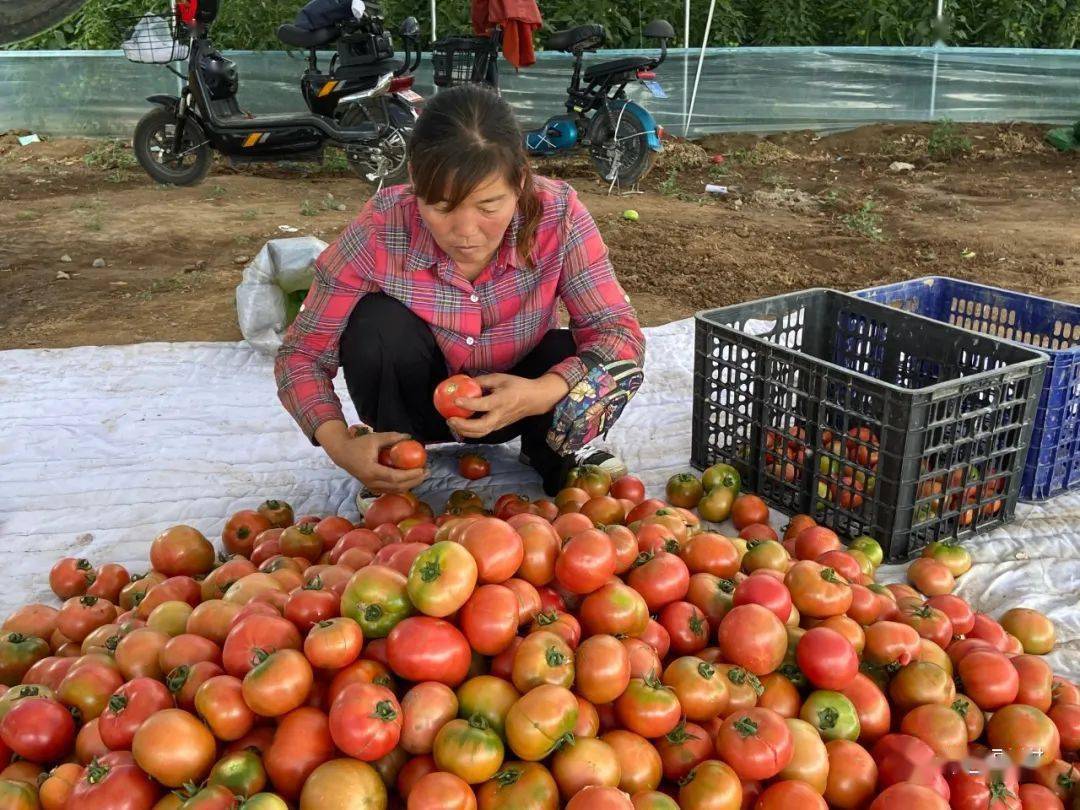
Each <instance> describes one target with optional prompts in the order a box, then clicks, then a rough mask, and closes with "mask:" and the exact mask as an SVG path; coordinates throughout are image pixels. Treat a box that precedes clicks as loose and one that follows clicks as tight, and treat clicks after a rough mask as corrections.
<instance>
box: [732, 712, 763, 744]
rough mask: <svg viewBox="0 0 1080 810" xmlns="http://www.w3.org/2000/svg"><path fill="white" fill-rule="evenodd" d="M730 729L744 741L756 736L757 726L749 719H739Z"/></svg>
mask: <svg viewBox="0 0 1080 810" xmlns="http://www.w3.org/2000/svg"><path fill="white" fill-rule="evenodd" d="M732 728H734V729H735V731H737V732H738V734H739V736H740V737H742V738H743V739H746V738H747V737H752V736H754V735H755V734H757V730H758V724H757V723H755V722H754V721H753V720H751V719H750V718H749V717H741V718H739V719H738V720H736V721H735V724H734V725H733V726H732Z"/></svg>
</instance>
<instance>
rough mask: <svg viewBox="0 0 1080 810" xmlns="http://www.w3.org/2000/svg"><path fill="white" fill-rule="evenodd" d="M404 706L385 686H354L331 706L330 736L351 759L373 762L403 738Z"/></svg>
mask: <svg viewBox="0 0 1080 810" xmlns="http://www.w3.org/2000/svg"><path fill="white" fill-rule="evenodd" d="M401 725H402V716H401V706H400V704H399V703H398V701H397V698H396V697H394V693H393V692H391V691H390V690H389V689H387V688H386V687H385V686H377V685H375V684H368V683H365V684H361V683H358V684H353V685H352V686H349V687H347V688H346V689H345V690H344V691H343V692H342V693H341V694H339V695H338V696H337V698H335V700H334V705H333V706H331V707H330V736H331V737H332V738H333V740H334V744H335V745H336V746H337V747H338V748H340V749H341V750H342V751H343V752H345V753H346V754H348V755H349V756H350V757H353V758H355V759H359V760H362V761H364V762H374V761H375V760H377V759H380V758H381V757H384V756H386V755H387V754H389V753H390V752H391V751H392V750H393V749H394V747H395V746H396V745H397V744H398V740H399V739H400V738H401Z"/></svg>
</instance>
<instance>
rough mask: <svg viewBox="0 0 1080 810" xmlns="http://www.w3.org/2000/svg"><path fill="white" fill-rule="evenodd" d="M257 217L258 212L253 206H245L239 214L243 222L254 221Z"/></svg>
mask: <svg viewBox="0 0 1080 810" xmlns="http://www.w3.org/2000/svg"><path fill="white" fill-rule="evenodd" d="M258 218H259V212H258V211H256V210H255V209H254V208H245V209H244V212H243V213H242V214H240V219H242V220H244V222H254V221H255V220H257V219H258Z"/></svg>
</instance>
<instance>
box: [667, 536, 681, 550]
mask: <svg viewBox="0 0 1080 810" xmlns="http://www.w3.org/2000/svg"><path fill="white" fill-rule="evenodd" d="M664 551H666V552H667V553H668V554H677V553H678V551H679V541H678V540H676V539H675V538H674V537H665V538H664Z"/></svg>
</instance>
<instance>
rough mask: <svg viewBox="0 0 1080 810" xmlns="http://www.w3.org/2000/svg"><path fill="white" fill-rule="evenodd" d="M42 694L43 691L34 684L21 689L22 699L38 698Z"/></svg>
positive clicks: (20, 695)
mask: <svg viewBox="0 0 1080 810" xmlns="http://www.w3.org/2000/svg"><path fill="white" fill-rule="evenodd" d="M40 694H41V689H40V688H38V687H37V686H35V685H33V684H27V685H26V686H23V687H20V688H19V697H20V698H28V697H37V696H38V695H40Z"/></svg>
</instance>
